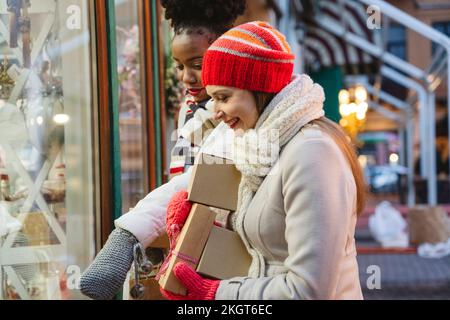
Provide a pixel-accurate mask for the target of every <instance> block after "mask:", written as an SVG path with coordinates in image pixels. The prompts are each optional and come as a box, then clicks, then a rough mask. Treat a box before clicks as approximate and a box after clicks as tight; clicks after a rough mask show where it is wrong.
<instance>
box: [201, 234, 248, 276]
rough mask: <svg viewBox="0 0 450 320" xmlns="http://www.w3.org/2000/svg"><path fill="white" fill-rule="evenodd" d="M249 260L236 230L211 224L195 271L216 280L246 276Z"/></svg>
mask: <svg viewBox="0 0 450 320" xmlns="http://www.w3.org/2000/svg"><path fill="white" fill-rule="evenodd" d="M251 262H252V259H251V257H250V255H249V254H248V252H247V249H246V248H245V245H244V243H243V242H242V240H241V238H240V237H239V235H238V234H237V233H236V232H233V231H230V230H227V229H224V228H219V227H216V226H213V228H212V229H211V233H210V234H209V238H208V242H207V243H206V246H205V249H204V250H203V254H202V258H201V259H200V262H199V264H198V266H197V272H198V273H199V274H201V275H203V276H205V277H208V278H213V279H218V280H226V279H231V278H234V277H246V276H248V270H249V268H250V264H251Z"/></svg>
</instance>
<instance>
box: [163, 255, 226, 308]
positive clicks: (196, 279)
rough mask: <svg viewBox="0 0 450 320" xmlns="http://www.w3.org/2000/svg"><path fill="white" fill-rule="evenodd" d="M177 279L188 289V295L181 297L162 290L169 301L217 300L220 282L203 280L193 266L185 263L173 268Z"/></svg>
mask: <svg viewBox="0 0 450 320" xmlns="http://www.w3.org/2000/svg"><path fill="white" fill-rule="evenodd" d="M173 272H174V274H175V277H177V279H178V280H180V282H181V283H182V284H183V285H184V286H185V287H186V289H187V295H186V296H181V295H177V294H174V293H171V292H169V291H166V290H164V289H162V288H160V291H161V293H162V295H163V296H164V297H166V298H167V299H168V300H215V298H216V292H217V289H218V288H219V285H220V281H219V280H208V279H204V278H202V277H201V276H200V275H199V274H198V273H197V272H196V271H195V270H194V269H193V268H192V267H191V266H189V265H188V264H187V263H185V262H180V263H178V264H177V265H176V266H175V268H173Z"/></svg>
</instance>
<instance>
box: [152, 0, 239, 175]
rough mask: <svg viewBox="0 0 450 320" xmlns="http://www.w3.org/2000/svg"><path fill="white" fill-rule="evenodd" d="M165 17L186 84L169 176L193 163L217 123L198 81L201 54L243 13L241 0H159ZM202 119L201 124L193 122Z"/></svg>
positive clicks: (204, 91) (179, 70)
mask: <svg viewBox="0 0 450 320" xmlns="http://www.w3.org/2000/svg"><path fill="white" fill-rule="evenodd" d="M161 4H162V6H163V7H164V8H165V9H166V11H165V17H166V19H167V20H170V21H171V25H172V27H173V30H174V38H173V41H172V56H173V59H174V62H175V65H176V69H177V76H178V79H179V80H180V81H181V82H182V83H183V84H184V86H185V88H186V93H187V96H186V100H185V103H184V104H183V105H182V106H181V108H180V112H179V116H178V129H179V133H178V136H177V138H178V140H177V143H176V145H175V148H174V149H173V151H172V156H171V164H170V176H171V178H173V177H174V176H176V175H179V174H181V173H184V172H185V171H186V169H187V168H189V166H191V165H193V163H194V159H195V155H196V151H197V150H198V149H199V148H198V147H200V146H201V144H202V141H204V139H205V138H206V136H207V135H208V133H210V132H211V131H212V129H213V128H214V127H215V126H216V125H217V124H218V123H217V122H216V121H214V120H212V117H211V115H212V114H211V112H210V111H209V110H206V103H207V102H208V100H209V97H208V94H207V93H206V90H205V88H204V86H203V84H202V74H201V73H202V62H203V55H204V53H205V52H206V50H207V49H208V48H209V46H210V45H211V44H212V43H213V42H214V41H215V40H216V39H217V38H218V37H219V36H220V35H222V34H223V33H225V32H226V31H227V30H229V29H230V28H231V27H232V26H233V22H234V21H235V20H236V18H237V17H238V16H239V15H241V14H243V13H244V10H245V4H246V2H245V1H244V0H234V1H227V0H222V1H217V0H215V1H211V0H182V1H180V0H161ZM198 123H202V124H203V125H202V126H199V125H196V124H198Z"/></svg>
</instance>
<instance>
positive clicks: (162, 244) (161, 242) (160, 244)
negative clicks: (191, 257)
mask: <svg viewBox="0 0 450 320" xmlns="http://www.w3.org/2000/svg"><path fill="white" fill-rule="evenodd" d="M149 247H150V248H161V249H168V248H169V247H170V242H169V236H168V235H167V233H164V234H163V235H162V236H160V237H159V238H157V239H156V240H155V241H153V242H152V244H151V245H150V246H149Z"/></svg>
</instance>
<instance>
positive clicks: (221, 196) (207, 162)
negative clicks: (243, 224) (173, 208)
mask: <svg viewBox="0 0 450 320" xmlns="http://www.w3.org/2000/svg"><path fill="white" fill-rule="evenodd" d="M198 161H199V163H198V164H196V165H195V166H194V169H193V171H192V177H191V180H190V182H189V186H188V192H189V200H190V201H192V202H196V203H201V204H204V205H206V206H210V207H216V208H221V209H225V210H230V211H236V208H237V201H238V189H239V183H240V182H241V174H240V172H239V171H238V170H237V169H236V167H235V166H234V165H233V164H232V163H231V162H230V160H226V159H222V158H218V157H215V156H212V155H207V154H201V155H200V156H199V157H198V158H197V162H198Z"/></svg>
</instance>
